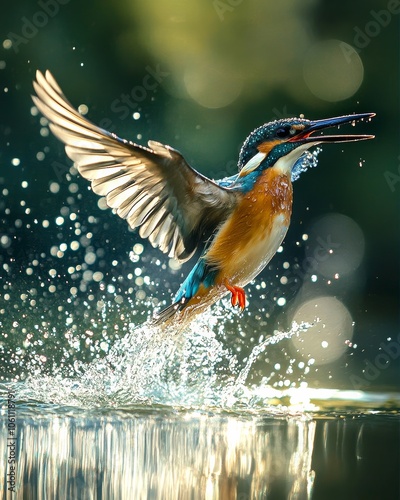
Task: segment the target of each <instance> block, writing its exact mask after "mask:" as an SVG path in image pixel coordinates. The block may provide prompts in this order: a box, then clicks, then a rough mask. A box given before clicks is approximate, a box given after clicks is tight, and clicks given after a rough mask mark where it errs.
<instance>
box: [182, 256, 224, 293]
mask: <svg viewBox="0 0 400 500" xmlns="http://www.w3.org/2000/svg"><path fill="white" fill-rule="evenodd" d="M217 274H218V269H216V268H215V267H211V266H210V265H209V264H207V262H206V261H205V259H204V258H203V257H200V259H199V260H198V261H197V263H196V264H195V266H194V268H193V269H192V270H191V271H190V273H189V275H188V276H187V278H186V279H185V281H184V282H183V283H182V285H181V286H180V288H179V290H178V292H177V294H176V295H175V299H174V302H179V301H180V300H181V299H182V298H186V299H191V298H192V297H193V296H194V295H196V293H197V291H198V289H199V288H200V285H201V284H202V285H204V286H205V287H206V288H209V287H210V286H212V285H214V282H215V277H216V275H217Z"/></svg>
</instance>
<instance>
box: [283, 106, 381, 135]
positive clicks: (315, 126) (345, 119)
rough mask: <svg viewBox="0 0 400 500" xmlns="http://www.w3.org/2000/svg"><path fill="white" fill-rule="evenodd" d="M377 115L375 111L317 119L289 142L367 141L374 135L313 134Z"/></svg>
mask: <svg viewBox="0 0 400 500" xmlns="http://www.w3.org/2000/svg"><path fill="white" fill-rule="evenodd" d="M374 116H375V113H360V114H358V115H346V116H338V117H336V118H327V119H326V120H315V121H312V122H311V123H310V124H309V125H306V126H305V128H304V129H303V130H301V131H299V133H298V134H296V135H294V136H293V137H292V138H291V139H289V141H288V142H297V141H303V142H350V141H365V140H366V139H373V138H374V137H375V136H374V135H313V134H314V132H316V131H318V130H324V129H325V128H328V127H335V126H336V127H337V126H338V125H342V124H343V123H349V122H351V123H353V124H355V122H356V121H358V120H364V119H368V120H370V119H371V118H372V117H374Z"/></svg>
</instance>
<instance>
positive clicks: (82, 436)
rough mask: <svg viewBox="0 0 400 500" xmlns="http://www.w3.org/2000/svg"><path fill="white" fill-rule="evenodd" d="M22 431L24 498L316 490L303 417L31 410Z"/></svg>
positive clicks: (296, 494)
mask: <svg viewBox="0 0 400 500" xmlns="http://www.w3.org/2000/svg"><path fill="white" fill-rule="evenodd" d="M18 427H19V428H20V430H19V433H18V438H17V440H18V442H19V443H20V445H21V446H20V449H19V453H18V455H19V456H18V475H17V485H18V489H19V491H22V490H23V491H24V495H26V497H29V498H40V499H42V498H63V494H66V498H94V497H93V494H97V495H98V498H108V499H113V498H115V499H125V498H126V499H138V500H139V499H147V498H154V499H160V500H161V499H204V498H207V499H221V500H224V499H235V498H239V499H243V500H244V499H248V498H249V499H250V498H266V497H267V495H269V494H272V493H274V494H275V495H276V494H278V493H279V494H280V495H281V498H286V497H287V498H308V496H309V493H307V492H308V491H310V490H311V487H312V479H313V472H312V471H311V454H312V443H313V440H314V432H315V422H313V421H311V420H310V419H308V418H305V417H299V418H294V419H289V420H288V421H286V420H284V419H282V420H279V419H267V420H265V421H261V420H260V421H258V420H256V419H253V418H247V419H246V418H238V417H233V416H218V415H215V416H208V415H202V414H196V413H189V414H186V415H185V414H184V415H174V414H173V413H171V414H167V415H165V414H164V415H163V412H159V413H157V412H153V413H149V414H147V415H146V414H141V415H140V414H139V415H129V414H126V415H123V414H118V413H115V414H106V415H104V416H100V415H98V416H96V417H93V416H92V417H90V416H88V415H86V414H83V415H80V414H79V413H77V412H71V413H70V414H64V415H60V414H56V415H54V414H53V415H51V414H49V415H46V414H41V415H35V414H32V413H31V415H30V416H26V417H25V418H24V421H23V423H22V422H21V423H20V424H19V426H18ZM310 445H311V446H310ZM1 454H2V456H4V455H5V450H4V449H2V450H1ZM3 463H4V462H3ZM22 485H23V487H22ZM63 492H65V493H63ZM95 492H97V493H95ZM21 498H22V496H21Z"/></svg>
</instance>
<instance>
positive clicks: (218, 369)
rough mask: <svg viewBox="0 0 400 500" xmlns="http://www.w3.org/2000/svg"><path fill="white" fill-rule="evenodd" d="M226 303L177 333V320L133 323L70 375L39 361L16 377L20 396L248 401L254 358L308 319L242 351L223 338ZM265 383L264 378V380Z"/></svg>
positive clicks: (104, 401) (83, 400) (78, 402)
mask: <svg viewBox="0 0 400 500" xmlns="http://www.w3.org/2000/svg"><path fill="white" fill-rule="evenodd" d="M222 309H223V306H218V305H217V306H215V307H214V308H212V309H211V310H210V311H208V312H206V313H205V314H203V315H202V316H200V317H199V318H196V320H194V321H193V322H192V323H191V324H190V325H189V326H187V327H185V330H184V331H183V332H181V333H180V334H178V335H177V334H176V331H175V330H174V327H173V326H169V327H168V328H161V327H155V326H152V325H151V324H149V323H148V322H147V323H145V324H144V325H142V326H139V327H134V326H133V325H130V326H129V329H130V332H129V333H128V334H127V335H126V336H125V337H123V338H121V339H119V340H117V341H116V342H115V343H114V345H113V346H112V347H111V348H110V350H109V352H108V353H107V355H106V356H104V357H103V358H101V359H98V360H94V361H92V362H90V363H84V362H79V361H75V362H74V364H73V376H66V374H65V369H64V368H63V367H55V368H54V370H53V373H51V374H46V373H44V372H41V370H40V368H36V371H35V373H32V374H31V375H29V376H28V378H27V379H26V380H25V381H24V382H23V383H19V384H18V388H17V394H18V398H19V399H22V400H26V399H30V400H32V399H35V400H38V401H41V402H45V403H52V404H58V405H67V406H68V405H72V406H80V407H86V408H91V407H124V406H129V405H136V404H146V405H169V406H174V407H178V408H188V407H201V408H216V407H219V408H223V409H235V408H236V407H240V408H243V407H244V406H247V407H249V408H250V407H251V405H252V402H251V401H252V396H251V393H252V392H254V391H256V392H257V393H258V394H260V384H256V385H254V386H253V387H252V386H251V385H247V381H248V378H249V374H250V372H251V369H252V367H253V366H254V364H255V362H256V361H257V360H259V359H260V357H261V356H262V354H263V353H264V352H265V350H266V349H267V347H271V346H274V345H277V344H279V343H281V342H282V341H285V340H288V339H290V338H291V337H293V336H294V335H297V334H298V333H299V332H304V331H306V330H307V328H308V326H309V325H297V324H293V325H292V328H291V329H290V330H289V331H287V332H278V331H275V332H274V333H273V334H272V335H270V336H268V337H267V338H265V339H262V340H261V341H260V342H259V343H257V344H256V345H255V346H254V347H253V348H252V349H251V351H250V353H249V355H248V356H247V358H244V359H241V357H239V356H238V355H237V354H236V353H234V352H233V350H232V349H230V348H228V347H226V344H225V343H224V342H223V340H222V338H223V335H224V333H225V329H224V323H222V322H219V318H220V316H221V315H222V314H223V310H222ZM70 373H71V371H70ZM266 383H267V380H266V378H264V379H263V382H262V385H264V387H265V386H266ZM271 388H272V387H271ZM275 392H276V391H275ZM257 404H259V401H258V402H257Z"/></svg>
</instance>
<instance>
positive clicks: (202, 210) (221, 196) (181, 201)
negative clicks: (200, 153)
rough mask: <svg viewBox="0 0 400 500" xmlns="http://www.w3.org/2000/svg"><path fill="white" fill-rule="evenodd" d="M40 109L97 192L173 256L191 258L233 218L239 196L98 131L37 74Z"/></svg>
mask: <svg viewBox="0 0 400 500" xmlns="http://www.w3.org/2000/svg"><path fill="white" fill-rule="evenodd" d="M33 85H34V88H35V91H36V94H37V95H36V96H32V98H33V101H34V103H35V105H36V106H37V107H38V108H39V110H40V111H41V113H42V114H43V115H44V116H45V117H46V118H47V119H48V120H49V122H50V125H49V126H50V129H51V131H52V132H53V133H54V135H56V136H57V137H58V138H59V139H60V140H61V141H62V142H63V143H64V144H65V151H66V153H67V155H68V156H69V157H70V158H71V160H73V161H74V163H75V166H76V168H77V169H78V171H79V172H80V174H81V175H82V176H83V177H85V179H88V180H89V181H91V183H92V189H93V191H94V192H95V193H97V194H99V195H101V196H105V197H106V200H107V204H108V205H109V206H110V207H111V208H114V209H115V210H116V212H117V214H118V215H119V216H120V217H122V218H123V219H126V220H127V222H128V224H129V225H130V226H131V227H132V228H136V227H139V226H140V230H139V234H140V236H141V237H142V238H148V239H149V241H150V243H151V244H152V245H153V246H154V247H159V248H160V249H161V250H162V251H163V252H164V253H168V255H169V256H170V257H175V258H176V259H178V260H180V261H185V260H187V259H189V258H190V257H191V256H192V255H193V253H194V252H195V250H196V248H197V247H198V245H199V244H200V243H201V242H203V241H204V240H205V239H206V238H207V237H208V236H209V235H210V234H211V233H212V232H213V231H215V229H216V228H217V227H218V225H219V224H221V223H222V222H223V221H224V220H226V218H227V217H228V215H229V213H230V212H231V211H232V210H233V209H234V207H235V206H236V203H237V193H235V191H231V190H229V189H228V188H225V187H222V186H219V185H218V184H216V183H215V182H213V181H212V180H210V179H208V178H207V177H204V176H203V175H201V174H199V173H198V172H196V171H195V170H194V169H192V168H191V167H190V166H189V165H188V164H187V162H186V161H185V159H184V158H183V156H182V155H181V154H180V153H179V152H178V151H176V150H175V149H173V148H171V147H169V146H165V145H163V144H161V143H159V142H155V141H149V142H148V146H149V147H148V148H146V147H143V146H139V145H138V144H134V143H133V142H130V141H127V140H124V139H120V138H119V137H117V136H116V135H115V134H112V133H110V132H107V131H106V130H103V129H101V128H100V127H97V126H96V125H94V124H92V123H91V122H90V121H89V120H87V119H86V118H84V117H83V116H82V115H80V114H79V113H78V111H77V110H76V109H75V108H73V106H72V105H71V104H70V103H69V101H68V100H67V99H66V97H65V96H64V94H63V93H62V90H61V89H60V87H59V86H58V84H57V82H56V81H55V79H54V77H53V76H52V74H51V73H50V72H49V71H46V73H45V75H43V74H42V73H41V72H40V71H37V73H36V81H34V82H33Z"/></svg>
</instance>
